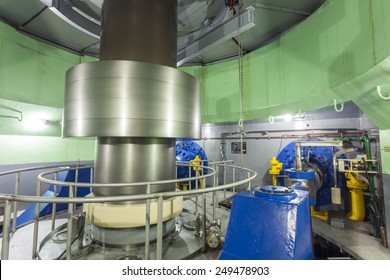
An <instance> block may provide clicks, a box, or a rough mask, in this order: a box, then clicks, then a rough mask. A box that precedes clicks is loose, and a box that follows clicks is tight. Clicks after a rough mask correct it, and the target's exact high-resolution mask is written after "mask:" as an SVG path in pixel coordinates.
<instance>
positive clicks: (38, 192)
mask: <svg viewBox="0 0 390 280" xmlns="http://www.w3.org/2000/svg"><path fill="white" fill-rule="evenodd" d="M41 184H42V183H41V181H39V180H38V182H37V188H36V192H35V195H36V196H37V197H39V196H40V195H41ZM39 208H40V203H39V202H37V203H35V214H34V233H33V249H32V259H36V258H37V254H38V252H37V248H38V227H39V226H38V224H39V210H40V209H39Z"/></svg>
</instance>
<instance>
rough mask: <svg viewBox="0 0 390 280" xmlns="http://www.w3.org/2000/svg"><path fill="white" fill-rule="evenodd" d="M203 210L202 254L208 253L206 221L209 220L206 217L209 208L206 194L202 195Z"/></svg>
mask: <svg viewBox="0 0 390 280" xmlns="http://www.w3.org/2000/svg"><path fill="white" fill-rule="evenodd" d="M202 202H203V203H202V208H203V219H202V222H203V225H202V227H203V235H202V252H205V251H206V235H207V233H206V220H207V215H206V207H207V204H206V193H202Z"/></svg>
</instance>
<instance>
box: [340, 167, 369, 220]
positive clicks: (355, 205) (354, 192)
mask: <svg viewBox="0 0 390 280" xmlns="http://www.w3.org/2000/svg"><path fill="white" fill-rule="evenodd" d="M345 177H346V178H347V188H348V190H349V192H350V193H351V211H350V212H349V213H348V219H350V220H353V221H363V220H364V217H365V216H366V210H365V204H364V191H365V190H367V189H368V185H367V184H366V183H365V182H363V181H362V180H360V179H359V178H357V177H356V174H355V173H353V172H348V173H345Z"/></svg>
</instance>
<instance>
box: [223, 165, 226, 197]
mask: <svg viewBox="0 0 390 280" xmlns="http://www.w3.org/2000/svg"><path fill="white" fill-rule="evenodd" d="M223 184H224V185H226V161H225V162H224V163H223ZM223 197H224V198H226V189H223Z"/></svg>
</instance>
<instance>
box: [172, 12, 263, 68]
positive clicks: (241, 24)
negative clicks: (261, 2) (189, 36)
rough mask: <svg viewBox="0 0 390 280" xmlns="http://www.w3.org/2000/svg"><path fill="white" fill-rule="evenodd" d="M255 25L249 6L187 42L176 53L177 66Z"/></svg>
mask: <svg viewBox="0 0 390 280" xmlns="http://www.w3.org/2000/svg"><path fill="white" fill-rule="evenodd" d="M254 26H255V22H254V8H253V7H251V6H249V7H248V8H247V9H246V10H245V11H244V12H243V13H241V14H238V15H236V16H235V17H232V18H231V19H230V20H228V21H227V22H225V23H223V24H221V25H220V26H218V27H216V28H215V29H213V30H211V31H210V32H208V33H206V34H205V35H204V36H202V37H200V38H199V39H197V40H195V41H193V42H191V43H190V44H188V45H187V46H186V47H185V48H184V49H182V50H180V51H179V52H178V53H177V66H180V65H183V64H184V63H186V62H188V61H190V60H191V59H194V58H195V57H197V56H199V55H201V54H202V53H204V52H206V51H208V50H210V49H212V48H215V47H216V46H217V45H220V44H222V43H223V42H225V41H227V40H229V39H231V38H233V37H235V36H237V35H238V34H239V33H243V32H245V31H247V30H249V29H250V28H252V27H254Z"/></svg>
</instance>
